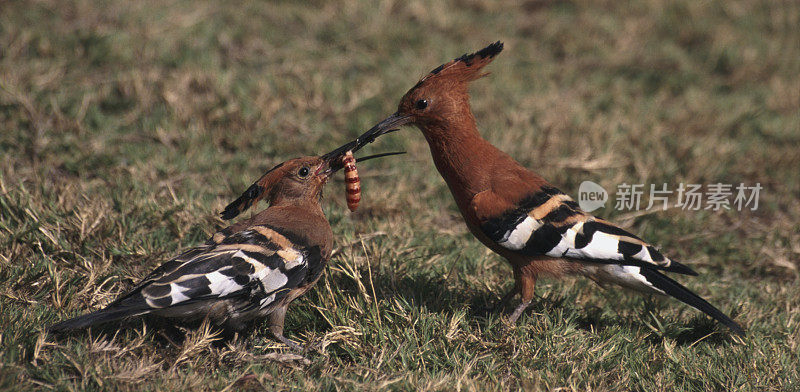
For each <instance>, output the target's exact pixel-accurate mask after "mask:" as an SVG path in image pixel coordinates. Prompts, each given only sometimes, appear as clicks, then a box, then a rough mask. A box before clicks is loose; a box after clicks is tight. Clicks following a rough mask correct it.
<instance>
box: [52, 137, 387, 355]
mask: <svg viewBox="0 0 800 392" xmlns="http://www.w3.org/2000/svg"><path fill="white" fill-rule="evenodd" d="M363 144H364V143H362V142H360V141H355V142H351V143H348V144H346V145H345V146H342V147H341V148H339V149H336V150H334V151H333V152H331V153H328V154H326V155H324V156H322V157H304V158H297V159H292V160H289V161H286V162H284V163H282V164H280V165H278V166H276V167H274V168H273V169H271V170H269V171H268V172H267V173H266V174H264V175H263V176H262V177H261V178H260V179H259V180H258V181H256V183H254V184H253V185H252V186H251V187H250V188H248V190H247V191H246V192H245V193H244V194H243V195H242V196H241V197H239V198H238V199H236V201H234V202H233V203H231V204H229V205H228V206H227V207H226V208H225V211H224V212H223V214H222V215H223V217H224V218H226V219H232V218H234V217H236V216H237V215H239V214H240V213H241V212H243V211H244V210H246V209H247V208H249V207H250V206H252V205H254V204H255V203H256V202H258V200H261V199H265V200H266V201H267V202H268V203H269V207H268V208H267V209H265V210H263V211H261V212H259V213H258V214H256V215H255V216H253V217H251V218H249V219H245V220H243V221H240V222H238V223H235V224H233V225H231V226H229V227H227V228H224V229H222V230H220V231H218V232H217V233H215V234H214V235H213V236H212V237H211V238H210V239H209V240H208V241H207V242H206V243H205V244H202V245H199V246H195V247H193V248H190V249H188V250H186V251H184V252H183V253H181V254H179V255H178V256H176V257H174V258H172V259H170V260H168V261H166V262H165V263H164V264H162V265H161V266H160V267H158V268H156V269H155V270H154V271H152V272H151V273H150V274H149V275H148V276H147V277H145V279H143V280H142V282H140V283H139V284H138V285H137V286H136V287H134V288H133V289H132V290H131V291H130V292H129V293H127V294H125V295H123V296H121V297H120V298H118V299H117V300H116V301H114V302H112V303H111V304H109V305H108V306H107V307H105V308H103V309H100V310H98V311H95V312H92V313H89V314H85V315H82V316H79V317H76V318H73V319H69V320H66V321H63V322H60V323H57V324H55V325H53V326H52V327H50V328H49V330H50V331H52V332H66V331H71V330H75V329H80V328H86V327H90V326H93V325H98V324H110V323H112V322H115V321H118V320H121V319H126V318H131V317H136V316H141V315H145V314H154V315H157V316H162V317H166V318H168V319H171V320H177V321H191V320H202V319H208V320H209V321H210V322H212V323H213V324H215V325H217V326H220V327H223V328H224V329H226V330H228V331H230V332H240V331H244V330H247V329H249V328H250V327H251V326H254V325H255V324H256V323H258V322H259V321H262V320H264V319H266V320H268V323H269V329H270V331H271V332H272V333H273V335H275V337H276V338H277V339H278V340H280V341H282V342H284V343H286V344H288V345H290V346H292V347H294V348H298V346H297V345H296V344H294V343H293V342H291V341H290V340H288V339H286V338H285V337H284V336H283V325H284V319H285V315H286V310H287V308H288V306H289V304H290V303H291V302H292V301H293V300H295V299H296V298H298V297H300V296H301V295H303V294H304V293H305V292H306V291H308V290H309V289H310V288H311V287H313V286H314V284H316V282H317V281H318V280H319V279H320V277H321V276H322V273H323V271H324V267H325V264H326V263H327V261H328V260H329V259H330V256H331V249H332V244H333V233H332V231H331V227H330V225H329V224H328V221H327V219H326V218H325V215H324V214H323V212H322V207H321V206H320V198H321V193H322V189H323V187H324V185H325V183H326V182H327V180H328V178H329V177H330V175H331V174H332V173H334V172H336V171H337V170H338V169H340V168H341V167H342V158H343V156H342V155H343V152H344V151H349V150H354V149H358V148H360V147H361V146H362V145H363ZM385 155H392V154H379V155H376V156H372V157H379V156H385ZM350 156H351V157H352V154H350ZM372 157H366V158H362V160H363V159H369V158H372Z"/></svg>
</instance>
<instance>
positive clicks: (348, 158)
mask: <svg viewBox="0 0 800 392" xmlns="http://www.w3.org/2000/svg"><path fill="white" fill-rule="evenodd" d="M342 164H343V165H344V183H345V189H346V190H347V208H349V209H350V211H355V210H356V208H358V203H359V202H360V201H361V179H360V178H358V169H356V159H355V158H354V157H353V151H348V152H346V153H345V154H344V157H343V158H342Z"/></svg>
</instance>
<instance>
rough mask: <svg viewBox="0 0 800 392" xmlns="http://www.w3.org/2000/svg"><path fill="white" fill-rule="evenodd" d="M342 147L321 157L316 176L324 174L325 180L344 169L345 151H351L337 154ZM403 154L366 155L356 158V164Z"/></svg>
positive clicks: (401, 152) (397, 152) (396, 152)
mask: <svg viewBox="0 0 800 392" xmlns="http://www.w3.org/2000/svg"><path fill="white" fill-rule="evenodd" d="M351 143H352V142H351ZM349 144H350V143H348V144H346V145H345V146H347V145H349ZM345 146H342V147H345ZM342 147H339V148H337V149H336V150H333V151H331V152H329V153H327V154H325V155H323V156H322V162H323V164H322V165H321V166H320V167H319V169H317V174H320V173H324V174H325V175H326V178H327V177H330V175H331V174H333V173H336V172H337V171H339V170H340V169H342V168H343V167H344V162H343V161H342V160H343V158H344V155H345V153H347V151H351V150H344V151H341V152H338V151H339V150H340V149H342ZM405 153H406V152H405V151H393V152H384V153H380V154H373V155H368V156H365V157H360V158H356V162H363V161H368V160H370V159H375V158H382V157H387V156H390V155H400V154H405Z"/></svg>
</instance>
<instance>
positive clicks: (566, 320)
mask: <svg viewBox="0 0 800 392" xmlns="http://www.w3.org/2000/svg"><path fill="white" fill-rule="evenodd" d="M798 15H800V10H799V9H798V5H797V3H796V2H792V1H767V0H753V1H742V0H733V1H688V0H678V1H670V2H659V1H655V0H641V1H633V2H602V1H581V0H553V1H548V0H528V1H512V0H509V1H500V2H493V1H482V0H454V1H446V2H423V1H409V2H390V1H387V2H371V1H341V2H316V3H313V4H299V3H295V2H269V3H262V2H238V1H237V2H232V3H229V2H226V3H224V5H223V4H218V2H190V1H170V2H156V1H141V2H121V1H104V2H90V1H74V2H56V1H52V0H41V1H35V2H23V1H6V2H3V3H2V4H0V129H1V130H2V131H0V156H2V159H1V160H0V233H2V234H0V282H2V283H0V309H2V310H1V311H0V389H4V390H34V389H39V390H49V389H56V390H187V389H189V388H191V389H193V390H220V389H223V388H229V389H251V390H260V389H267V390H273V389H276V390H286V389H293V390H300V389H304V390H305V389H322V390H363V389H367V390H383V389H390V390H453V389H457V390H458V389H466V390H483V389H486V390H508V389H526V390H756V391H765V390H773V391H788V390H798V389H800V369H799V367H800V366H799V365H798V363H800V358H798V354H800V348H799V347H798V344H800V334H799V333H798V330H799V328H798V324H799V323H800V318H798V315H800V279H798V278H799V274H800V272H798V267H800V261H799V260H800V224H799V223H798V222H800V176H798V175H797V169H798V167H800V111H799V110H798V107H800V78H798V75H800V61H799V60H798V59H800V32H798V28H797V26H798V25H800V20H798ZM498 39H499V40H503V41H504V42H505V43H506V50H505V51H504V52H503V53H502V54H501V55H500V56H499V57H498V58H497V59H496V61H495V62H494V63H493V64H492V65H491V66H490V71H491V72H492V75H490V76H489V77H488V78H485V79H483V80H481V81H478V82H476V83H475V84H474V86H473V88H472V94H473V107H474V111H475V114H476V117H477V118H478V122H479V126H480V128H481V132H482V133H483V135H484V136H485V137H486V138H488V139H489V140H490V141H491V142H493V143H494V144H495V145H497V146H498V147H500V148H501V149H503V150H505V151H507V152H508V153H510V154H511V155H512V156H513V157H515V158H516V159H518V160H519V161H520V162H522V163H523V164H524V165H526V166H527V167H529V168H532V169H534V170H536V171H537V172H539V173H540V174H542V175H543V176H545V177H546V178H548V179H549V180H551V182H553V183H555V184H557V185H558V186H559V187H560V188H562V189H563V190H565V191H567V192H568V193H570V194H572V195H573V196H574V195H576V192H577V188H578V185H579V184H580V183H581V182H582V181H584V180H592V181H595V182H597V183H599V184H601V185H603V186H604V187H606V189H615V187H616V185H617V184H621V183H623V182H627V183H632V182H633V183H645V184H652V183H655V184H661V183H664V182H666V183H668V184H671V186H672V187H675V186H677V184H678V183H681V182H684V183H701V184H708V183H715V182H724V183H736V184H738V183H740V182H744V183H747V184H754V183H756V182H759V183H761V184H762V186H764V189H763V190H762V192H761V198H760V207H759V209H758V210H757V211H741V212H740V211H735V210H734V211H718V212H712V211H702V212H694V211H682V210H680V209H671V210H668V211H666V212H655V213H651V214H647V215H644V216H638V217H631V216H625V215H624V214H623V213H622V212H620V211H615V210H614V209H613V208H606V209H604V210H599V211H598V213H599V215H601V216H603V217H605V218H609V219H612V220H617V221H619V222H621V223H622V224H624V225H626V226H627V227H628V228H630V229H631V230H633V231H634V232H636V233H639V234H641V235H642V236H644V237H645V238H647V239H649V240H650V241H651V242H654V243H656V244H660V245H661V246H662V247H663V249H664V250H665V251H666V253H667V254H669V255H671V256H673V257H674V258H676V259H678V260H682V261H687V262H689V263H691V265H692V267H693V268H694V269H696V270H697V271H698V272H700V276H698V277H695V278H689V277H687V278H685V279H681V281H682V282H684V283H685V284H686V285H687V286H688V287H690V288H691V289H693V290H695V291H696V292H698V293H699V294H701V295H702V296H704V297H705V298H707V299H708V300H709V301H710V302H712V303H713V304H715V305H717V306H718V307H720V308H721V309H723V310H724V311H726V312H729V313H731V314H732V315H733V316H734V318H735V319H736V320H737V321H738V322H740V323H741V324H742V325H744V326H745V328H746V329H747V330H748V335H747V337H746V338H744V339H738V338H733V337H731V336H730V334H728V333H727V331H726V330H725V329H724V328H722V327H720V326H718V325H716V324H715V323H714V322H713V321H710V320H709V319H707V318H706V317H705V316H703V315H702V314H699V313H698V312H696V311H695V310H693V309H691V308H688V307H686V306H683V305H681V304H679V303H677V302H676V301H661V300H655V299H653V300H651V299H647V298H643V297H640V296H636V295H632V294H631V293H628V292H624V291H617V290H605V291H603V290H599V289H598V288H597V287H596V286H595V285H594V284H593V283H591V282H588V281H585V280H567V281H564V282H556V281H551V280H544V281H542V282H541V283H540V284H539V285H538V287H537V292H538V293H539V295H540V297H541V298H540V299H539V300H538V301H537V303H536V304H535V306H533V309H532V310H531V311H529V312H528V313H527V314H526V315H525V316H523V318H522V322H521V323H520V325H519V326H518V327H517V328H515V329H509V328H507V327H506V326H505V325H504V323H503V321H502V317H501V316H500V315H498V314H494V313H491V312H486V311H484V310H483V309H484V308H485V307H487V306H489V305H492V304H494V303H495V301H497V299H498V298H499V297H500V296H501V295H502V294H503V293H504V291H505V290H507V289H508V288H509V287H510V285H511V279H510V276H509V275H510V268H509V267H508V266H507V265H506V264H505V262H504V261H503V260H501V259H500V258H498V257H497V256H495V255H493V254H491V253H490V252H488V251H487V250H486V249H485V248H483V247H482V246H481V245H480V244H479V243H478V242H477V241H476V240H475V239H473V238H472V237H471V236H470V235H469V234H468V233H467V232H466V230H465V228H464V226H463V224H462V223H461V221H460V217H458V215H457V211H456V210H455V206H454V203H453V202H452V200H451V198H450V195H449V193H448V191H447V188H446V186H445V185H444V183H443V181H442V180H441V178H440V177H439V176H438V174H437V173H436V171H435V169H434V167H433V165H432V163H431V161H430V157H429V152H428V151H427V146H426V144H425V141H424V140H423V138H422V137H421V135H419V133H418V132H417V131H415V130H411V129H408V130H404V131H402V132H400V133H396V134H394V135H392V136H387V137H384V138H382V139H381V140H380V142H378V143H376V144H375V145H373V146H372V147H370V148H369V150H370V151H387V150H391V149H397V148H402V149H405V150H407V151H408V154H407V155H405V156H403V157H400V158H391V159H385V160H382V161H373V162H371V163H369V164H366V163H365V164H364V165H362V167H361V174H362V178H363V186H364V200H363V202H362V207H361V209H360V211H359V212H357V213H355V214H350V213H349V212H347V210H346V207H345V202H344V192H343V184H342V182H341V180H339V181H337V182H334V183H332V184H330V185H329V186H328V188H329V189H328V190H327V191H326V200H325V201H324V203H325V208H326V213H327V215H328V217H329V219H330V221H331V224H332V226H333V229H334V232H335V234H336V245H337V249H338V252H337V254H336V256H335V257H334V258H333V259H332V260H331V263H330V266H329V269H328V272H327V274H326V276H325V277H324V278H323V279H322V280H321V281H320V283H319V284H318V286H317V287H316V288H315V289H314V290H312V291H311V292H310V293H309V294H308V295H306V296H305V297H303V298H301V299H300V300H298V301H297V302H296V303H295V304H294V305H293V307H292V308H290V314H289V318H288V320H287V335H288V336H289V337H291V338H293V339H295V340H298V341H301V342H311V341H317V340H321V341H322V342H323V348H322V349H321V352H320V353H315V354H313V355H310V357H309V361H310V362H309V363H306V364H303V363H302V362H288V363H287V362H281V361H275V360H274V357H273V356H272V355H271V354H274V353H275V352H276V351H277V352H279V351H281V350H283V349H282V348H281V347H280V345H277V344H275V343H273V341H272V340H271V339H270V338H269V335H268V333H267V331H266V328H262V329H261V330H259V331H258V332H257V333H256V334H255V335H254V336H252V337H251V338H250V339H249V340H246V341H239V342H236V343H231V344H213V343H214V339H215V337H214V335H213V331H208V330H204V329H191V330H188V331H187V333H186V339H185V340H183V341H177V342H174V341H170V340H169V339H168V338H167V337H166V336H168V335H165V333H164V331H162V330H159V329H154V328H151V327H142V326H137V327H135V328H131V329H125V330H122V331H120V332H119V333H118V334H117V335H115V336H112V337H108V336H99V335H97V334H96V333H94V332H93V333H86V334H78V335H76V336H74V337H70V338H66V339H61V340H54V339H53V338H52V337H47V336H45V335H44V334H43V333H42V329H43V326H45V325H48V324H51V323H53V322H55V321H58V320H62V319H64V318H66V317H69V316H74V315H77V314H79V313H81V312H84V311H86V310H89V309H96V308H98V307H100V306H103V305H104V304H106V303H108V302H109V301H111V300H112V299H113V298H115V297H116V296H117V295H119V294H121V293H123V292H124V291H125V290H126V289H129V288H130V287H131V286H132V284H134V282H136V281H137V280H138V279H140V278H141V277H142V276H143V275H144V274H145V273H147V272H148V271H149V270H151V269H152V268H154V267H155V266H157V265H158V264H159V263H161V262H163V261H164V260H166V259H167V258H168V257H170V255H174V254H176V252H178V251H179V250H180V249H182V248H185V247H189V246H192V245H194V244H197V243H200V242H202V241H204V240H205V239H206V238H207V237H208V236H210V235H211V234H212V233H213V232H214V231H215V230H216V229H218V228H220V227H223V225H224V222H222V221H220V220H219V219H218V218H217V216H218V212H219V211H220V210H221V209H222V207H224V205H225V204H226V203H227V202H228V201H231V200H232V199H233V198H235V197H236V196H237V195H238V194H239V193H240V192H241V191H243V190H244V189H246V187H247V186H248V185H249V184H250V183H251V182H252V181H253V180H254V179H256V178H257V177H258V176H259V175H260V174H261V173H262V172H263V171H264V170H265V169H267V168H269V167H271V166H273V165H274V164H276V163H278V162H280V161H283V160H286V159H288V158H292V157H296V156H300V155H312V154H320V153H324V152H326V151H328V150H330V149H331V148H333V147H336V146H338V145H340V144H342V143H343V142H345V141H347V140H349V139H350V138H352V137H354V136H356V135H358V134H360V133H361V132H362V131H363V130H365V129H366V128H367V127H368V126H370V125H372V124H373V123H374V122H375V121H377V120H379V119H381V118H383V117H384V116H385V115H387V114H389V113H391V112H392V111H393V110H394V109H395V105H396V104H397V102H398V100H399V98H400V96H401V95H402V94H403V93H404V92H405V90H406V89H407V88H409V87H410V86H412V85H413V84H414V83H415V82H416V80H417V78H418V77H420V76H422V75H423V74H425V73H426V72H428V71H429V70H430V69H432V68H434V67H435V66H437V65H439V64H440V63H442V62H445V61H447V60H448V59H451V58H453V57H455V56H458V55H460V54H462V53H464V52H468V51H473V50H476V49H479V48H481V47H482V46H483V45H485V44H487V43H489V42H493V41H495V40H498ZM262 208H263V206H262Z"/></svg>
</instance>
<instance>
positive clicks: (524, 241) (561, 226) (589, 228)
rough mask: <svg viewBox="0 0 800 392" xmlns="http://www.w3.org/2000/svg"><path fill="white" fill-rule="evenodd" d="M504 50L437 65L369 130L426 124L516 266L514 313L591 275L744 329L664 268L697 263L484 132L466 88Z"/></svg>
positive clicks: (482, 223)
mask: <svg viewBox="0 0 800 392" xmlns="http://www.w3.org/2000/svg"><path fill="white" fill-rule="evenodd" d="M502 50H503V44H502V43H501V42H499V41H498V42H495V43H493V44H491V45H489V46H487V47H485V48H483V49H481V50H479V51H478V52H476V53H473V54H469V55H467V54H465V55H463V56H461V57H459V58H457V59H455V60H453V61H450V62H449V63H446V64H442V65H440V66H439V67H436V68H435V69H434V70H433V71H431V72H430V73H429V74H428V75H427V76H425V77H423V78H422V79H421V80H420V81H419V82H418V83H417V84H416V85H414V87H412V88H411V89H410V90H409V91H408V92H407V93H406V94H405V95H404V96H403V98H402V100H401V101H400V105H399V107H398V109H397V112H395V113H394V114H392V115H390V116H389V117H388V118H386V119H384V120H383V121H381V122H380V123H378V124H377V125H375V126H374V127H373V128H372V129H370V130H369V131H367V132H366V133H364V134H363V135H362V136H361V137H362V138H364V139H369V140H373V139H375V138H376V137H378V136H380V135H382V134H384V133H386V131H388V130H394V129H395V128H397V127H400V126H402V125H407V124H411V125H415V126H417V128H419V129H420V130H421V131H422V134H423V135H424V136H425V139H426V140H427V141H428V145H429V146H430V150H431V155H432V156H433V162H434V164H435V165H436V168H437V169H438V170H439V173H440V174H441V175H442V177H443V178H444V180H445V182H447V185H448V187H449V188H450V192H451V193H452V194H453V197H454V198H455V201H456V204H457V205H458V209H459V211H460V212H461V215H462V216H463V217H464V220H465V221H466V224H467V226H468V227H469V230H470V232H472V234H473V235H475V237H477V238H478V240H480V241H481V242H482V243H483V244H484V245H486V246H487V247H489V248H490V249H491V250H493V251H494V252H496V253H498V254H499V255H501V256H503V257H504V258H505V259H507V260H508V262H509V263H510V264H511V266H512V268H513V271H514V280H515V283H516V284H515V286H514V289H513V290H512V291H511V292H509V293H508V294H507V295H506V296H505V297H504V298H503V300H502V301H501V304H502V303H505V302H506V301H508V300H509V299H510V298H512V297H513V296H515V295H516V294H520V295H521V297H522V303H521V304H520V305H519V306H517V308H516V309H515V310H514V312H513V313H512V314H511V317H510V321H511V322H512V323H513V322H516V321H517V319H518V318H519V317H520V315H521V314H522V313H523V312H524V311H525V309H526V308H527V307H528V306H529V305H530V303H531V300H532V299H533V297H534V285H535V284H536V279H537V278H538V277H539V276H540V275H545V274H546V275H551V276H556V277H560V276H563V275H583V276H586V277H589V278H591V279H592V280H594V281H596V282H598V283H599V284H601V285H605V284H607V283H614V284H617V285H620V286H624V287H627V288H631V289H634V290H637V291H641V292H644V293H655V294H661V295H668V296H672V297H675V298H677V299H678V300H680V301H682V302H684V303H686V304H688V305H689V306H692V307H694V308H696V309H698V310H700V311H702V312H704V313H706V314H708V315H709V316H711V317H713V318H714V319H716V320H718V321H719V322H721V323H723V324H725V325H727V326H728V327H729V328H730V329H731V330H732V331H733V332H735V333H737V334H740V335H741V334H744V330H743V329H742V328H741V327H740V326H739V325H738V324H736V323H735V322H734V321H733V320H731V319H730V318H729V317H728V316H726V315H725V314H724V313H722V312H721V311H720V310H719V309H717V308H715V307H714V306H712V305H711V304H709V303H708V302H707V301H705V300H704V299H702V298H700V297H699V296H698V295H696V294H694V293H692V292H691V291H689V290H688V289H687V288H686V287H684V286H682V285H681V284H679V283H678V282H676V281H674V280H672V279H671V278H669V277H667V276H666V275H664V274H663V272H675V273H679V274H686V275H697V273H696V272H694V271H693V270H692V269H691V268H689V267H687V266H685V265H683V264H681V263H678V262H677V261H673V260H670V259H669V258H667V257H666V256H664V255H662V254H661V253H660V252H659V251H658V250H656V248H655V247H653V246H652V245H650V244H648V243H646V242H644V241H643V240H641V239H640V238H639V237H637V236H635V235H633V234H631V233H629V232H627V231H625V230H623V229H621V228H620V227H618V226H616V225H614V224H612V223H610V222H607V221H605V220H602V219H599V218H596V217H594V216H592V215H590V214H589V213H587V212H585V211H582V210H581V209H580V208H579V207H578V204H577V203H576V202H575V201H573V200H572V199H571V198H570V197H569V196H567V195H566V194H564V193H563V192H561V191H560V190H558V189H557V188H555V187H554V186H553V185H551V184H549V183H548V182H547V181H545V180H544V179H543V178H542V177H540V176H539V175H537V174H536V173H534V172H532V171H530V170H528V169H526V168H524V167H522V166H521V165H520V164H519V163H517V162H516V161H514V159H512V158H511V157H510V156H509V155H508V154H506V153H504V152H502V151H500V150H499V149H497V148H496V147H495V146H493V145H491V144H490V143H489V142H488V141H486V140H485V139H483V138H482V137H481V135H480V134H479V133H478V129H477V126H476V124H475V117H474V116H473V114H472V109H471V108H470V103H469V93H468V91H467V88H468V86H469V83H470V82H472V81H473V80H476V79H478V78H481V77H483V76H485V75H487V73H484V72H483V71H482V69H483V67H484V66H486V65H487V64H489V63H490V62H491V61H492V59H494V57H495V56H496V55H497V54H498V53H500V52H501V51H502Z"/></svg>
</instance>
